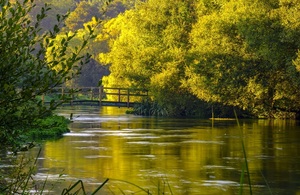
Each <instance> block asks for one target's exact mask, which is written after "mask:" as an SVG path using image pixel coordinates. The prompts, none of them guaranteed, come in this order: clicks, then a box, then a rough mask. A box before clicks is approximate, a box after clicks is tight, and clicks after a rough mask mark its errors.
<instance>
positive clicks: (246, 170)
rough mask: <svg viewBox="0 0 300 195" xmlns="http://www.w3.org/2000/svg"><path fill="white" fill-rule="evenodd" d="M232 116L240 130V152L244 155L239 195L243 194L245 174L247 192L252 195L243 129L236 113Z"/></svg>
mask: <svg viewBox="0 0 300 195" xmlns="http://www.w3.org/2000/svg"><path fill="white" fill-rule="evenodd" d="M234 115H235V118H236V121H237V125H238V128H239V130H240V137H241V139H240V140H241V145H242V150H243V155H244V164H243V167H242V174H241V177H240V189H239V194H240V195H241V194H243V186H244V178H245V173H246V174H247V179H248V184H249V190H250V194H251V195H252V185H251V179H250V171H249V166H248V160H247V153H246V149H245V143H244V133H243V129H242V128H241V126H240V122H239V120H238V117H237V114H236V111H235V110H234Z"/></svg>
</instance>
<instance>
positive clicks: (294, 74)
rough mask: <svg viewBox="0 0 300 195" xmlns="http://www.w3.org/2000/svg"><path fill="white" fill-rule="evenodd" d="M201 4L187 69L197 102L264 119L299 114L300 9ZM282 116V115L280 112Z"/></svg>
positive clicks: (280, 4)
mask: <svg viewBox="0 0 300 195" xmlns="http://www.w3.org/2000/svg"><path fill="white" fill-rule="evenodd" d="M207 2H208V1H204V0H203V1H200V2H199V3H198V5H197V6H198V7H199V9H198V16H197V18H198V19H197V23H196V24H195V26H194V28H193V30H192V33H191V43H192V48H191V49H190V56H191V58H192V59H194V62H193V64H191V66H189V67H188V68H187V70H186V75H187V78H188V79H187V82H186V85H187V86H190V90H191V91H192V92H193V93H194V94H196V95H197V96H198V97H199V98H200V99H203V100H205V101H212V102H221V103H223V104H227V105H234V106H239V107H241V108H244V109H248V110H251V111H252V112H253V113H255V114H257V115H261V116H265V117H276V114H278V111H280V110H286V111H288V110H289V109H299V100H298V98H296V96H299V81H300V80H299V78H300V77H299V72H298V71H297V70H296V66H295V65H297V60H295V59H296V57H297V52H298V50H299V43H300V42H299V39H298V38H296V37H299V24H298V22H296V21H299V17H300V15H299V8H300V7H299V6H300V4H299V3H297V2H294V1H289V0H284V1H244V0H239V1H214V3H207ZM279 113H280V112H279Z"/></svg>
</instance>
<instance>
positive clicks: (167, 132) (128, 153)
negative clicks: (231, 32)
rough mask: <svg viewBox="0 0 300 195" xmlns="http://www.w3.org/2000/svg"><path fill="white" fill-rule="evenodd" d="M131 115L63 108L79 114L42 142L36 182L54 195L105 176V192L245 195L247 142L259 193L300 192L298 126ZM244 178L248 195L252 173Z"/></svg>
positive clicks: (277, 122)
mask: <svg viewBox="0 0 300 195" xmlns="http://www.w3.org/2000/svg"><path fill="white" fill-rule="evenodd" d="M125 110H126V109H121V108H111V107H103V108H101V109H99V108H94V107H73V108H71V107H64V108H62V109H60V110H58V113H59V114H60V115H64V116H66V117H69V115H70V113H73V120H74V121H73V123H71V124H70V130H71V132H70V133H67V134H65V135H64V137H63V138H62V139H59V140H56V141H47V142H45V143H44V144H43V145H42V154H41V156H40V158H39V160H38V174H37V175H36V179H37V180H42V179H45V178H48V180H49V183H50V181H54V183H55V187H54V188H51V189H49V190H52V191H53V193H54V194H55V193H59V192H61V191H62V189H63V188H65V187H68V186H70V185H71V184H73V183H75V182H76V181H78V180H79V179H80V180H82V181H83V182H84V186H85V188H86V190H87V191H88V192H92V191H93V190H95V189H96V188H97V187H98V186H99V185H101V183H102V182H103V181H104V180H105V179H106V178H109V179H110V180H109V182H108V183H107V184H106V185H105V187H104V188H103V189H101V190H100V192H101V193H100V194H123V193H124V194H145V192H143V191H141V189H139V188H137V187H135V186H134V185H131V184H129V183H126V182H131V183H134V184H136V185H138V186H139V187H142V188H144V189H147V190H149V191H150V192H151V193H152V194H159V193H160V194H162V192H165V193H166V194H171V192H172V193H173V194H176V195H177V194H185V195H196V194H197V195H198V194H208V195H212V194H225V195H226V194H228V195H229V194H230V195H231V194H238V193H239V188H240V178H241V174H242V169H243V164H244V155H243V152H242V144H241V140H242V139H243V141H244V144H245V149H246V153H247V160H248V165H249V169H250V178H251V184H252V185H251V186H252V190H253V194H259V193H260V194H289V195H292V194H300V154H299V153H300V142H299V141H300V126H299V124H298V122H297V121H294V120H286V121H284V120H241V121H239V122H240V127H238V125H237V122H236V121H235V120H222V121H212V120H203V119H174V118H153V117H140V116H134V115H126V114H124V112H125ZM34 152H35V150H32V151H31V153H34ZM59 176H60V177H59ZM58 177H59V178H60V179H59V180H58V179H57V178H58ZM244 180H245V181H244V182H243V183H244V188H243V189H244V194H249V186H248V180H247V175H245V179H244ZM57 181H59V182H57ZM124 181H126V182H124ZM158 191H160V192H158Z"/></svg>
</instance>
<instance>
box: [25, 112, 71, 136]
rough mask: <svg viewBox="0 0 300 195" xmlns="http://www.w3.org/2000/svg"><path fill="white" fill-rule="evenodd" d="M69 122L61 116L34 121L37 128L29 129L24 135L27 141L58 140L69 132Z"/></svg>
mask: <svg viewBox="0 0 300 195" xmlns="http://www.w3.org/2000/svg"><path fill="white" fill-rule="evenodd" d="M68 123H70V121H69V120H68V119H66V118H65V117H63V116H57V115H53V116H50V117H47V118H45V119H38V120H36V124H35V125H34V126H37V128H31V129H30V130H28V133H26V135H25V137H26V140H27V141H37V140H43V139H56V138H60V137H61V136H62V134H64V133H66V132H69V129H68Z"/></svg>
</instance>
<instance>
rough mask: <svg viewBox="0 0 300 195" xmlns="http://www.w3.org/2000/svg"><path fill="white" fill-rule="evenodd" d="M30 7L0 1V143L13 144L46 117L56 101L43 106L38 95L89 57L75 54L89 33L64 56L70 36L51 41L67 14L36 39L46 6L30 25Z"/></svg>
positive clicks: (46, 90) (44, 16)
mask: <svg viewBox="0 0 300 195" xmlns="http://www.w3.org/2000/svg"><path fill="white" fill-rule="evenodd" d="M33 7H34V3H33V1H22V3H20V2H18V1H16V3H10V2H9V1H6V0H0V8H1V9H0V56H1V64H0V67H1V68H0V89H1V90H0V107H1V109H0V121H1V123H0V139H1V141H2V144H4V145H10V146H16V144H17V143H16V141H17V140H19V139H20V137H22V135H23V134H24V133H25V132H26V131H27V130H28V129H30V127H32V126H33V125H35V121H36V120H37V119H41V118H44V117H47V116H48V115H49V114H51V111H52V110H53V109H55V108H56V106H57V105H59V104H58V102H55V101H53V102H52V103H51V104H50V106H45V105H43V102H42V100H41V99H39V98H38V97H39V96H42V95H43V94H45V93H47V92H48V91H49V90H51V89H52V88H53V87H56V86H60V85H61V84H63V83H64V82H65V81H67V80H69V79H71V78H72V75H69V71H70V70H73V71H75V70H76V71H75V73H76V74H77V73H78V72H79V71H80V70H79V69H76V67H75V65H76V63H80V64H81V65H83V64H85V63H87V61H88V60H89V58H90V55H89V54H82V53H81V52H82V50H83V48H84V47H85V46H86V45H87V42H88V40H89V39H91V38H92V37H93V35H92V33H93V29H90V33H89V36H88V37H86V38H85V39H84V40H83V42H82V44H81V45H80V47H78V49H76V50H71V51H69V55H67V53H68V52H67V51H68V44H69V42H70V41H71V40H72V39H73V38H74V36H75V35H76V34H68V33H66V34H65V36H64V37H63V38H62V39H61V42H60V44H59V45H56V42H55V37H56V35H57V34H58V33H59V32H60V29H59V27H58V26H59V25H60V23H62V22H63V20H64V19H65V18H66V17H67V16H65V15H57V21H58V24H57V25H55V26H54V29H53V30H49V31H46V33H44V34H42V35H39V33H40V32H41V31H42V29H41V28H40V24H41V22H42V21H43V20H44V19H45V18H46V13H47V11H49V10H50V7H48V6H47V5H46V6H45V7H43V8H42V9H41V12H40V13H39V14H38V15H37V16H36V19H35V21H36V22H33V21H32V20H31V19H30V17H29V15H28V14H29V13H30V11H31V10H32V8H33ZM50 47H51V50H50V51H49V50H48V52H49V53H48V54H47V48H50ZM47 56H52V58H49V57H47ZM58 66H60V67H63V68H57V67H58Z"/></svg>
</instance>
